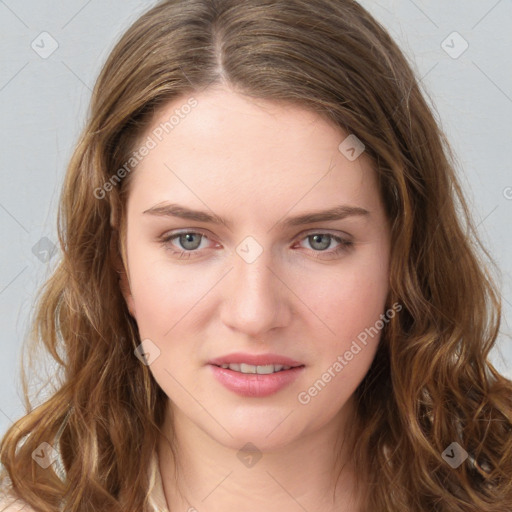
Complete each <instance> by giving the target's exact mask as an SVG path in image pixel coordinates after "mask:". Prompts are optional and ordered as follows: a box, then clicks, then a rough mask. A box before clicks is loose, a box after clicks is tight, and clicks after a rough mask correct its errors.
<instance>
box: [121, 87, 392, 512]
mask: <svg viewBox="0 0 512 512" xmlns="http://www.w3.org/2000/svg"><path fill="white" fill-rule="evenodd" d="M194 98H195V99H196V100H197V102H198V104H197V106H196V107H195V108H194V109H193V110H192V111H191V112H190V113H189V114H188V115H187V116H185V117H184V118H183V119H180V122H179V124H177V125H176V126H175V127H174V129H173V130H172V132H170V133H169V134H168V135H166V136H165V137H164V138H163V140H162V141H161V142H160V143H159V144H158V145H157V146H156V147H155V148H154V149H152V150H151V151H150V152H149V154H148V155H147V156H146V157H145V158H144V159H143V160H142V162H141V163H140V164H139V165H138V166H137V167H136V170H135V171H134V174H133V175H132V179H133V181H132V182H131V184H130V187H131V189H130V194H129V197H128V202H127V228H126V229H127V231H126V246H125V249H126V262H125V265H126V270H127V275H126V277H125V278H124V279H123V282H122V287H123V294H124V296H125V299H126V301H127V304H128V307H129V309H130V312H131V314H132V315H133V316H134V318H135V319H136V321H137V324H138V327H139V331H140V336H141V340H144V339H150V340H151V342H152V343H153V344H154V345H152V346H153V347H154V346H156V347H158V349H159V351H160V353H159V355H158V357H157V358H156V359H155V360H154V361H153V362H152V363H151V364H150V365H149V369H150V371H151V372H152V374H153V376H154V378H155V379H156V381H157V382H158V384H159V385H160V387H161V388H162V389H163V390H164V392H165V393H166V395H167V396H168V397H169V401H168V409H167V418H166V422H165V425H164V429H165V432H166V433H168V434H167V436H166V438H167V439H171V437H172V436H171V432H172V431H173V430H174V432H175V434H176V439H177V447H178V467H179V470H178V472H177V474H176V473H175V470H174V465H173V458H172V454H171V451H170V449H169V443H168V441H167V440H166V439H162V442H161V443H160V446H159V460H160V471H161V475H162V480H163V487H164V493H165V496H166V499H167V503H168V507H169V508H170V509H172V510H180V511H187V510H189V508H190V507H195V509H197V510H199V511H201V512H203V511H208V512H211V511H226V510H244V511H246V512H253V511H254V512H256V511H261V510H266V511H269V512H273V511H281V512H282V511H290V512H293V511H297V512H298V511H303V510H304V509H306V510H308V511H311V512H312V511H317V510H318V511H320V510H321V511H326V510H327V511H328V510H338V511H347V512H348V511H349V510H350V511H351V512H354V511H356V510H359V505H358V504H357V503H356V502H355V501H354V496H353V483H354V481H355V480H354V479H355V478H357V476H356V475H354V474H353V471H352V469H351V461H350V460H348V459H347V456H346V450H342V452H341V456H340V460H341V461H342V463H344V464H345V466H344V469H343V473H342V477H341V478H340V479H339V480H338V485H337V487H335V482H334V475H335V473H334V467H335V461H334V453H335V447H336V446H337V445H336V442H337V440H339V439H342V438H343V435H344V431H345V429H347V432H348V428H349V427H347V426H346V425H347V422H349V421H350V419H351V418H352V417H353V414H354V397H353V393H354V391H355V389H356V388H357V386H358V385H359V383H360V382H361V380H362V379H363V377H364V376H365V374H366V373H367V371H368V369H369V367H370V365H371V362H372V360H373V358H374V356H375V352H376V350H377V344H378V342H379V336H375V337H374V338H373V339H370V341H369V343H368V344H367V345H366V346H365V347H364V348H363V349H362V350H361V351H360V352H359V353H358V354H357V355H355V356H354V358H353V359H352V360H351V361H350V362H349V363H348V364H347V366H346V367H344V369H343V371H341V372H339V373H338V374H337V375H336V376H335V377H334V378H332V379H331V381H330V382H329V383H328V384H327V385H326V386H325V387H324V388H323V389H322V390H321V392H319V393H318V394H317V396H315V397H313V398H311V401H310V402H309V403H307V404H305V405H304V404H301V403H300V402H299V401H298V398H297V396H298V394H299V393H300V392H301V391H304V390H306V391H307V390H308V388H310V387H311V386H312V385H313V384H314V383H315V381H317V380H318V379H319V378H321V376H322V374H323V373H324V372H325V371H326V370H327V368H329V367H332V365H333V363H334V362H335V361H336V360H337V357H338V356H339V355H342V354H344V353H345V351H346V350H348V349H349V348H350V346H351V343H352V341H353V340H355V339H356V337H357V336H358V334H359V333H361V332H362V331H364V329H365V328H367V327H369V326H373V325H375V323H376V321H377V320H378V319H379V318H380V315H381V314H382V313H384V312H385V310H386V297H387V293H388V289H389V284H388V277H389V224H388V221H387V219H386V216H385V213H384V209H383V204H382V202H381V198H380V196H379V193H378V189H377V182H376V177H375V173H374V171H373V170H372V167H371V163H370V160H369V159H368V157H367V156H366V155H365V153H363V154H362V155H361V156H359V157H358V158H357V159H356V160H355V161H350V160H349V159H347V158H346V157H345V156H344V155H343V154H342V153H341V152H340V151H339V150H338V145H339V144H340V143H341V142H342V141H343V140H344V139H345V137H347V135H348V134H347V133H343V132H342V131H341V130H340V129H339V128H338V127H335V126H334V125H332V124H330V123H328V122H327V121H325V120H323V119H322V118H321V117H319V116H318V115H317V114H315V113H312V112H309V111H307V110H304V109H302V108H299V107H297V106H290V105H283V104H280V103H277V102H273V101H268V100H255V99H252V98H249V97H245V96H242V95H240V94H238V93H235V92H234V91H233V90H231V89H229V88H218V87H217V88H210V89H208V90H207V91H206V92H203V93H201V94H197V95H195V96H194ZM188 99H189V97H188V96H187V97H182V98H179V99H177V100H175V101H173V102H172V103H170V104H168V105H166V106H165V107H164V108H163V109H162V110H160V111H159V112H158V113H157V115H156V116H155V118H154V123H153V125H152V126H151V127H150V129H149V130H148V131H147V132H146V133H145V134H144V136H143V137H141V140H144V139H145V138H146V137H147V136H148V135H150V134H151V132H152V130H154V129H155V128H156V127H158V125H159V124H160V123H161V122H163V121H165V120H168V119H169V117H170V116H171V115H172V114H173V112H174V111H175V109H176V108H179V107H180V106H181V105H184V104H185V103H186V101H187V100H188ZM165 202H172V203H179V204H181V205H184V206H186V207H188V208H192V209H198V210H205V211H207V212H208V213H212V212H213V213H215V214H217V215H219V216H221V217H223V218H225V219H227V220H228V221H229V222H230V223H231V225H230V228H228V227H226V226H225V225H222V224H220V225H215V224H210V223H205V222H198V221H192V220H187V219H179V218H173V217H166V216H158V215H150V214H147V213H146V214H144V213H143V212H144V211H146V210H148V209H149V208H151V207H153V206H155V205H161V204H162V203H165ZM340 204H346V205H351V206H358V207H361V208H365V209H366V210H368V211H369V215H366V216H351V217H346V218H344V219H341V220H334V221H333V220H330V221H323V222H316V223H311V224H307V225H302V226H295V227H291V228H280V227H278V226H277V222H278V221H280V220H282V219H283V218H286V217H289V216H295V215H298V214H300V213H304V212H309V211H311V210H323V209H327V208H331V207H334V206H338V205H340ZM198 229H199V230H201V233H202V234H205V235H206V237H207V238H202V237H201V236H200V235H196V236H195V237H192V238H191V239H190V240H189V242H188V245H187V240H186V239H185V240H183V238H182V239H181V244H180V237H176V238H174V239H173V240H172V241H167V242H165V243H162V242H161V241H160V240H159V237H162V236H163V235H169V234H172V233H171V232H174V231H175V230H185V231H187V230H188V231H192V232H194V231H196V230H198ZM322 233H328V234H332V235H334V236H340V237H342V238H344V239H347V238H348V239H350V240H351V241H352V242H353V246H352V247H348V248H345V247H343V246H341V244H340V243H339V242H337V241H336V240H335V239H334V238H329V237H328V238H327V239H326V240H325V239H323V240H322V239H320V240H317V241H316V242H315V239H312V238H311V235H314V234H322ZM174 234H175V233H174ZM247 236H252V237H253V238H254V239H255V240H256V241H257V243H258V244H259V245H260V246H261V248H262V250H263V252H262V253H261V254H260V255H259V257H257V259H256V260H255V261H254V262H252V263H248V262H247V261H245V260H244V259H243V258H241V257H240V256H239V254H238V253H237V252H236V249H237V246H238V245H239V244H240V243H241V242H242V241H243V240H244V239H245V238H246V237H247ZM329 242H330V243H329ZM191 247H193V248H192V249H191ZM325 247H327V248H326V249H325ZM339 247H341V251H340V252H339V254H334V251H335V250H336V249H337V248H339ZM322 248H324V250H323V251H322ZM173 249H174V250H175V251H178V252H183V251H185V252H186V251H187V250H188V251H189V252H194V251H195V253H194V254H192V255H185V256H182V257H180V256H179V254H176V255H175V254H173V253H172V250H173ZM327 251H331V252H332V254H331V256H327V255H326V252H327ZM315 255H316V256H319V257H318V258H316V257H315ZM186 256H189V257H186ZM235 351H236V352H250V353H257V354H262V353H268V352H273V353H278V354H282V355H286V356H289V357H291V358H293V359H295V360H298V361H300V362H302V363H304V364H305V365H306V366H305V369H304V371H303V372H302V374H301V376H300V377H299V378H298V379H297V380H296V381H295V382H293V383H292V384H291V385H289V386H288V387H286V388H284V389H281V390H280V391H278V392H277V393H275V394H273V395H271V396H269V397H265V398H254V397H241V396H239V395H237V394H235V393H233V392H232V391H230V390H228V389H226V388H225V387H224V386H223V385H222V384H220V383H219V382H217V380H216V379H215V378H214V377H213V375H212V372H211V368H210V367H209V366H208V364H207V362H208V361H209V360H210V359H211V358H214V357H218V356H221V355H225V354H229V353H230V352H235ZM247 442H251V443H252V444H254V445H255V446H256V447H257V448H258V450H259V451H260V452H261V454H262V458H261V459H260V460H259V461H258V462H257V463H256V464H255V465H253V466H252V467H247V466H246V465H244V464H243V463H242V462H241V461H240V460H239V458H238V457H237V453H238V451H239V450H240V448H241V447H243V446H244V445H245V444H246V443H247ZM177 491H179V492H177ZM333 493H334V495H335V501H334V503H333ZM191 510H193V509H191Z"/></svg>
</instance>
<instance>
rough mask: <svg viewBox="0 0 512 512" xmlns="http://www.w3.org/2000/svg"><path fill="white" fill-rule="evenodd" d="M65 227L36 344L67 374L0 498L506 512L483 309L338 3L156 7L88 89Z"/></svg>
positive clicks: (439, 141)
mask: <svg viewBox="0 0 512 512" xmlns="http://www.w3.org/2000/svg"><path fill="white" fill-rule="evenodd" d="M459 207H460V208H459ZM458 208H459V209H460V211H461V212H462V214H460V215H459V214H458V213H457V209H458ZM60 228H61V231H60V233H61V238H60V239H61V246H62V250H63V259H62V262H61V263H60V265H59V267H58V268H57V270H56V271H55V274H54V275H53V276H52V278H51V279H50V280H49V281H48V283H47V284H46V287H45V289H44V293H43V294H42V296H41V297H40V300H39V309H38V315H37V318H36V320H35V324H34V333H33V334H34V335H33V338H34V340H40V341H41V342H42V343H43V345H44V346H45V347H46V348H47V349H48V351H49V352H50V353H51V354H52V355H53V357H54V358H55V359H56V361H57V362H58V363H59V364H60V365H61V366H62V368H63V379H62V382H60V383H59V387H58V389H57V390H56V391H55V393H54V395H53V396H51V397H50V398H49V399H48V400H47V401H45V402H44V403H43V404H41V405H40V406H39V407H38V408H36V409H34V410H32V411H30V412H29V413H28V414H27V415H26V416H25V417H23V418H22V419H20V420H19V421H18V422H16V423H15V424H14V425H13V426H12V427H11V428H10V429H9V430H8V432H7V433H6V435H5V436H4V438H3V441H2V445H1V451H0V457H1V462H2V464H3V465H4V466H5V472H4V475H3V479H4V483H5V487H6V488H7V489H8V490H9V491H10V495H11V499H10V502H12V501H13V500H14V499H16V498H19V501H18V504H19V506H24V507H25V508H24V509H23V510H29V507H32V508H33V509H34V510H39V509H40V510H51V511H57V510H66V511H67V510H70V511H71V510H84V511H85V510H88V511H89V510H111V511H123V512H125V511H133V512H136V511H137V512H138V511H141V510H148V511H149V510H170V511H174V510H188V511H193V510H198V511H213V510H240V509H243V510H247V511H253V510H254V511H255V510H267V511H274V510H287V511H288V510H290V511H292V510H308V511H316V510H319V511H320V510H321V511H334V510H336V511H391V510H392V511H432V510H438V511H444V510H450V511H496V512H497V511H500V512H501V511H504V510H510V509H512V478H511V477H512V457H511V453H512V436H511V431H512V429H511V427H512V394H511V391H512V383H511V382H510V381H508V380H507V379H505V378H504V377H503V376H501V375H500V374H499V373H498V372H497V371H496V370H495V369H494V368H493V366H492V365H491V364H490V363H489V361H488V359H487V356H488V353H489V351H490V349H491V348H492V346H493V345H494V343H495V340H496V337H497V334H498V330H499V323H500V315H501V309H500V302H499V298H498V294H497V291H496V288H495V285H494V284H493V282H492V280H491V278H490V274H489V273H488V271H487V270H486V269H485V266H484V265H483V263H482V262H481V260H480V259H479V254H477V253H476V251H475V249H474V246H475V243H476V244H479V242H478V238H477V236H476V232H475V230H474V228H473V225H472V223H471V219H470V216H469V213H468V209H467V207H466V204H465V202H464V198H463V197H462V195H461V190H460V187H459V185H458V181H457V178H456V175H455V171H454V163H453V157H452V156H451V153H450V149H449V146H448V144H447V142H446V140H445V139H444V136H443V134H442V132H441V131H440V129H439V127H438V126H437V124H436V122H435V120H434V118H433V116H432V114H431V112H430V110H429V108H428V106H427V104H426V102H425V101H424V98H423V96H422V94H421V91H420V89H419V87H418V82H417V80H416V78H415V77H414V75H413V73H412V71H411V70H410V68H409V66H408V64H407V62H406V60H405V58H404V56H403V55H402V53H401V52H400V50H399V49H398V47H397V46H396V44H395V43H394V42H393V41H392V40H391V38H390V37H389V35H388V34H387V33H386V32H385V30H384V29H383V28H382V27H381V26H380V25H379V24H378V23H377V22H376V21H375V20H374V19H373V18H372V17H371V16H370V15H369V14H368V13H367V12H366V11H365V10H364V9H363V8H361V7H360V6H359V5H358V4H357V3H355V2H353V1H348V0H345V1H342V0H316V1H315V2H307V1H306V0H266V1H263V2H254V1H244V2H240V1H239V0H219V1H214V0H186V1H185V0H167V1H163V2H160V3H159V4H158V5H157V6H156V7H155V8H153V9H151V10H150V11H149V12H148V13H146V14H145V15H143V16H142V17H141V18H140V19H139V20H138V21H137V22H135V24H134V25H133V26H132V27H131V28H130V29H129V30H128V31H127V32H126V34H125V35H124V36H123V38H122V39H121V41H120V42H119V43H118V45H117V46H116V48H115V49H114V50H113V52H112V53H111V55H110V57H109V59H108V61H107V63H106V65H105V67H104V69H103V70H102V73H101V75H100V77H99V79H98V81H97V84H96V87H95V89H94V93H93V98H92V104H91V113H90V118H89V121H88V124H87V126H86V128H85V130H84V133H83V135H82V137H81V139H80V142H79V144H78V146H77V148H76V151H75V154H74V155H73V158H72V160H71V162H70V165H69V169H68V173H67V175H66V180H65V184H64V189H63V192H62V199H61V209H60ZM468 233H470V235H468ZM479 247H480V249H481V250H482V251H483V252H484V253H485V254H487V253H486V251H485V248H483V247H482V246H481V245H479ZM10 502H9V501H6V502H5V503H7V504H8V503H10ZM8 506H9V505H8ZM16 506H17V505H16V504H14V505H11V507H13V508H12V509H8V510H16V508H14V507H16Z"/></svg>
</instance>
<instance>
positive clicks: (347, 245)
mask: <svg viewBox="0 0 512 512" xmlns="http://www.w3.org/2000/svg"><path fill="white" fill-rule="evenodd" d="M183 235H200V236H202V237H203V238H206V239H208V240H209V238H208V235H207V234H206V233H203V232H201V231H180V232H174V233H168V234H165V235H163V236H162V237H160V239H159V241H160V243H161V244H162V245H163V246H164V247H165V249H166V250H168V251H170V252H171V254H172V255H173V256H177V257H178V258H179V259H181V258H182V257H183V256H184V255H185V254H188V255H189V256H188V257H187V259H190V258H195V256H192V254H195V253H197V252H199V249H193V250H188V251H185V250H183V251H179V250H175V249H173V248H172V246H171V245H170V243H171V242H172V240H174V239H175V238H179V237H180V236H183ZM314 235H323V236H328V237H330V238H331V239H332V240H335V241H336V242H339V244H340V245H339V246H338V247H336V248H335V249H331V250H329V251H328V250H323V251H318V250H314V249H311V251H312V252H313V256H314V257H315V258H318V259H322V260H327V259H331V258H334V257H336V256H338V255H340V254H342V253H344V252H347V251H348V250H350V249H351V248H353V246H354V242H352V241H350V240H346V239H344V238H341V237H339V236H336V235H333V234H331V233H324V232H322V231H314V232H309V233H307V234H305V235H303V236H302V238H297V239H295V240H298V241H302V240H305V239H307V238H309V237H311V236H314ZM201 241H202V239H201ZM315 253H316V254H315ZM323 255H328V257H327V258H325V257H323Z"/></svg>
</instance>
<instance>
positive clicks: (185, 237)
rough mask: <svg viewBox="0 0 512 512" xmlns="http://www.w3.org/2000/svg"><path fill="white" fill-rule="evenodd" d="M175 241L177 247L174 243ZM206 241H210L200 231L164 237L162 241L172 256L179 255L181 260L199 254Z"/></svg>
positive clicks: (170, 234) (171, 234)
mask: <svg viewBox="0 0 512 512" xmlns="http://www.w3.org/2000/svg"><path fill="white" fill-rule="evenodd" d="M175 239H176V244H177V246H176V245H174V244H173V243H172V242H173V241H174V240H175ZM205 239H206V240H208V237H207V236H206V234H204V233H201V232H198V231H182V232H179V233H174V234H173V233H169V234H168V235H164V236H163V237H162V238H161V239H160V241H161V243H162V244H163V245H164V247H165V248H166V249H168V250H169V251H170V252H171V253H172V254H175V255H179V257H180V258H182V257H183V256H185V255H187V256H185V257H187V258H190V257H191V256H192V254H194V253H195V252H198V250H199V249H200V248H204V247H201V242H202V241H203V240H205ZM180 249H181V250H180Z"/></svg>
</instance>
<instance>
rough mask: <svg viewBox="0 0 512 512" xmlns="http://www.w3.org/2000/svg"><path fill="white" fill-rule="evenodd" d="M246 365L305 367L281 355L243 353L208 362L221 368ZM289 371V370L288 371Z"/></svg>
mask: <svg viewBox="0 0 512 512" xmlns="http://www.w3.org/2000/svg"><path fill="white" fill-rule="evenodd" d="M234 363H238V364H241V363H245V364H252V365H254V366H264V365H267V364H282V365H283V366H304V363H301V362H300V361H295V360H294V359H290V358H289V357H286V356H281V355H279V354H270V353H268V354H244V353H243V352H233V353H231V354H226V355H224V356H220V357H217V358H215V359H211V360H210V361H208V364H211V365H217V366H220V365H222V364H234ZM286 371H288V370H286Z"/></svg>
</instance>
